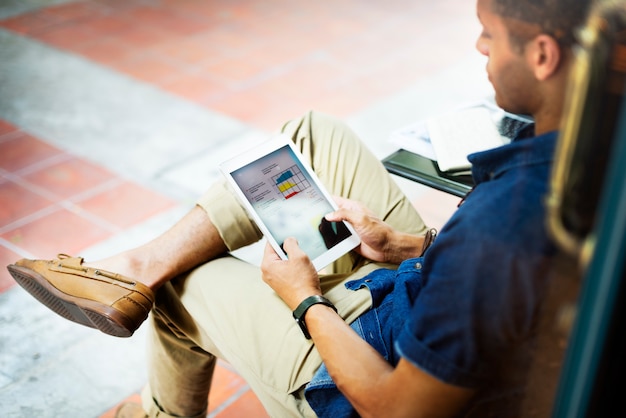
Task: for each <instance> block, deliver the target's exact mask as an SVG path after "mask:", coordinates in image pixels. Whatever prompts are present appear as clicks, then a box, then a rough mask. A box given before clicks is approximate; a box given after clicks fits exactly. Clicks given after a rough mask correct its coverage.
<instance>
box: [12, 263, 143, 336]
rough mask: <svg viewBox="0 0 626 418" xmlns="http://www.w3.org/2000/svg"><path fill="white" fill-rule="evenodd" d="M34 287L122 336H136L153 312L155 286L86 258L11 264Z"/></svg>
mask: <svg viewBox="0 0 626 418" xmlns="http://www.w3.org/2000/svg"><path fill="white" fill-rule="evenodd" d="M7 268H8V270H9V272H10V273H11V275H12V276H13V278H14V279H15V281H17V283H18V284H19V285H20V286H22V287H23V288H24V289H26V291H27V292H28V293H30V294H31V295H33V296H34V297H35V298H36V299H37V300H39V301H40V302H41V303H43V304H44V305H46V306H47V307H48V308H50V309H51V310H53V311H54V312H56V313H57V314H59V315H61V316H62V317H64V318H66V319H69V320H70V321H74V322H77V323H79V324H82V325H86V326H88V327H91V328H97V329H99V330H100V331H102V332H104V333H106V334H109V335H113V336H116V337H130V336H131V335H133V333H134V332H135V330H137V328H139V326H140V325H141V324H142V322H143V321H144V320H145V319H146V318H147V317H148V313H149V312H150V309H152V304H153V303H154V294H153V293H152V290H151V289H150V288H149V287H147V286H145V285H143V284H142V283H139V282H137V281H134V280H132V279H129V278H127V277H124V276H122V275H120V274H117V273H111V272H108V271H104V270H98V269H97V268H91V267H86V266H83V259H82V258H80V257H70V256H68V255H65V254H59V255H58V259H56V260H50V261H46V260H27V259H22V260H19V261H18V262H16V263H15V264H11V265H9V266H7Z"/></svg>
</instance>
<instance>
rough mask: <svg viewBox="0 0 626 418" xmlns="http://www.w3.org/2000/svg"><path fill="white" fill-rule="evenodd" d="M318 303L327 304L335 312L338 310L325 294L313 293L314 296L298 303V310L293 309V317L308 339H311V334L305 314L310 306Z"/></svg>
mask: <svg viewBox="0 0 626 418" xmlns="http://www.w3.org/2000/svg"><path fill="white" fill-rule="evenodd" d="M317 304H322V305H326V306H328V307H330V308H332V309H333V310H334V311H335V312H337V308H336V307H335V305H333V303H332V302H331V301H329V300H328V299H326V298H325V297H324V296H321V295H313V296H309V297H308V298H306V299H304V300H303V301H302V302H301V303H300V304H299V305H298V307H297V308H296V310H295V311H293V318H294V319H295V320H296V322H297V323H298V325H299V326H300V329H301V330H302V333H303V334H304V337H305V338H306V339H307V340H310V339H311V334H309V330H308V328H307V327H306V322H305V321H304V316H305V315H306V312H307V311H308V310H309V308H310V307H311V306H313V305H317Z"/></svg>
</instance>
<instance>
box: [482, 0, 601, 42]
mask: <svg viewBox="0 0 626 418" xmlns="http://www.w3.org/2000/svg"><path fill="white" fill-rule="evenodd" d="M592 2H593V0H492V3H491V7H492V10H493V12H494V13H496V14H497V15H499V16H502V17H504V18H510V19H516V20H520V21H523V22H526V23H530V24H534V25H537V26H538V27H539V28H540V29H541V32H543V33H546V34H548V35H550V36H552V37H553V38H554V39H556V40H557V41H558V42H559V44H560V45H562V46H571V45H573V44H574V43H576V38H577V35H576V33H577V30H578V28H580V27H581V26H582V25H583V24H584V23H585V21H586V18H587V14H588V12H589V9H590V7H591V4H592ZM510 35H511V38H512V41H513V42H516V43H518V44H521V45H523V44H524V43H525V41H528V38H524V35H523V34H518V33H511V34H510ZM516 38H517V39H516Z"/></svg>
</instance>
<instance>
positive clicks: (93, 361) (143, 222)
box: [0, 0, 491, 417]
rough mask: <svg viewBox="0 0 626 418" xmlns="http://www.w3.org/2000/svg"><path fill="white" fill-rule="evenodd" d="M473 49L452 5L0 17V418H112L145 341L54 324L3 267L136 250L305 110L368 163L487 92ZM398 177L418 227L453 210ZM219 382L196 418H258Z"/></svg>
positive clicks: (47, 11) (14, 13)
mask: <svg viewBox="0 0 626 418" xmlns="http://www.w3.org/2000/svg"><path fill="white" fill-rule="evenodd" d="M479 32H480V25H479V24H478V21H477V19H476V16H475V2H473V1H467V0H438V1H436V2H433V1H426V0H413V1H410V0H386V1H384V2H382V1H379V2H375V1H363V0H360V1H357V0H335V1H333V2H310V1H302V0H265V1H257V0H162V1H159V0H100V1H98V0H92V1H62V0H56V1H54V0H48V1H46V0H19V1H18V0H0V264H1V265H2V267H1V268H0V411H2V412H1V413H0V415H2V416H3V417H58V416H71V417H108V416H112V414H113V411H114V409H115V407H116V405H117V404H119V403H120V402H122V401H124V400H126V399H134V400H136V399H137V398H138V395H137V394H138V392H139V391H140V390H141V387H142V386H143V385H144V384H145V382H146V376H147V372H146V364H145V362H144V356H143V352H144V350H145V342H144V335H143V334H144V329H143V328H140V330H139V331H138V332H137V333H136V334H135V335H134V336H133V337H132V338H130V339H117V338H114V337H109V336H106V335H104V334H101V333H99V332H98V331H95V330H92V329H89V328H84V327H80V326H77V325H75V324H73V323H71V322H68V321H66V320H64V319H62V318H60V317H58V316H56V315H55V314H53V313H52V312H50V311H48V310H47V309H46V308H44V307H43V306H41V305H40V304H39V303H38V302H36V301H35V300H34V299H33V298H32V297H31V296H30V295H28V294H27V293H26V292H25V291H23V290H22V289H21V288H19V286H17V285H16V284H15V282H14V281H13V279H12V278H11V277H10V275H9V274H8V272H7V271H6V269H5V268H4V266H6V265H7V264H10V263H12V262H14V261H15V260H17V259H19V258H23V257H26V258H45V259H49V258H54V257H55V256H56V255H57V253H61V252H62V253H68V254H72V255H81V256H83V257H85V258H86V259H88V260H95V259H98V258H99V257H104V256H107V255H110V254H112V253H115V252H118V251H120V250H123V249H125V248H130V247H133V246H136V245H138V244H140V243H143V242H145V241H146V240H148V239H150V238H152V237H154V236H155V235H157V234H159V233H161V232H162V231H164V230H165V229H167V228H168V227H169V226H170V225H172V224H173V223H174V222H175V221H176V220H177V219H179V218H180V217H181V216H182V215H183V214H184V213H186V211H188V210H189V208H191V207H192V206H193V204H194V201H195V199H196V198H197V197H198V195H199V194H200V193H202V192H203V191H204V189H205V188H206V187H207V186H208V185H209V184H210V183H211V182H212V181H213V180H215V179H216V178H217V177H218V176H219V174H218V171H217V164H218V163H219V162H221V161H223V160H225V159H227V158H229V157H231V156H233V155H234V154H236V153H237V152H238V151H239V150H241V149H242V148H243V147H245V146H247V145H249V144H251V143H253V142H254V141H258V140H260V139H263V138H265V137H267V136H268V135H269V134H270V133H271V132H272V131H274V130H276V129H278V128H280V126H281V125H282V123H284V122H285V121H287V120H289V119H290V118H293V117H297V116H299V115H301V114H302V113H304V112H306V111H308V110H316V111H320V112H325V113H329V114H332V115H335V116H337V117H339V118H341V119H343V120H345V121H346V123H348V124H349V125H350V126H351V127H352V128H353V129H354V130H355V131H356V132H357V133H358V134H359V135H360V136H361V138H362V139H363V140H364V141H365V142H366V143H367V144H368V146H369V147H370V148H371V149H372V150H373V151H374V152H375V153H376V155H377V156H379V157H380V158H381V159H382V158H384V157H385V156H387V155H388V154H390V153H391V152H393V151H395V150H396V149H397V146H395V145H393V144H391V143H390V142H389V141H388V137H389V134H390V133H391V132H392V131H394V130H396V129H398V128H401V127H403V126H405V125H408V124H411V123H413V122H415V121H419V120H422V119H424V118H426V117H428V116H431V115H433V114H436V113H439V112H444V111H447V110H452V109H454V108H455V107H459V106H462V105H464V104H466V103H468V102H473V101H478V100H482V99H484V98H485V97H488V96H489V95H490V92H491V88H490V86H489V83H488V81H487V78H486V75H485V72H484V67H485V62H486V59H485V58H484V57H482V56H480V55H479V54H478V52H476V51H475V49H474V42H475V39H476V37H477V36H478V34H479ZM396 180H397V181H398V183H399V184H400V185H401V187H402V188H403V189H404V190H405V192H406V193H407V194H408V195H409V197H410V198H411V199H412V201H413V202H414V204H415V205H416V207H418V209H419V210H420V212H421V213H422V214H423V216H424V218H425V219H426V220H427V222H428V223H430V224H431V225H432V226H436V227H438V226H440V225H441V224H443V223H444V222H445V220H446V219H447V218H448V217H449V216H450V214H451V213H452V212H453V211H454V208H455V207H456V204H457V202H458V198H454V197H452V196H450V195H447V194H444V193H441V192H437V191H434V190H432V189H428V188H426V187H423V186H420V185H418V184H416V183H413V182H409V181H407V180H403V179H400V178H396ZM241 256H242V257H248V256H249V257H251V259H253V258H254V256H255V249H254V248H252V249H249V251H244V252H242V254H241ZM215 379H216V382H215V384H214V387H215V389H214V390H213V391H212V393H211V396H210V414H209V416H219V417H228V416H233V417H242V416H246V417H264V416H266V414H265V412H264V410H263V408H262V407H261V405H260V404H259V403H258V401H257V399H256V397H255V396H254V394H253V393H251V391H250V390H249V388H248V386H247V385H246V383H245V381H243V380H242V379H241V378H240V377H239V376H238V375H237V373H236V371H234V370H232V369H231V368H230V367H229V365H228V364H225V363H220V365H219V367H218V370H217V372H216V377H215Z"/></svg>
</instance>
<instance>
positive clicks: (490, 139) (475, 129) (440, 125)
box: [427, 108, 506, 172]
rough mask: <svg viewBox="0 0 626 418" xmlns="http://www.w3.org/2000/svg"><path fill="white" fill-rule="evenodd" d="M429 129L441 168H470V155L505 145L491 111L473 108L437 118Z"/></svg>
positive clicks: (434, 118)
mask: <svg viewBox="0 0 626 418" xmlns="http://www.w3.org/2000/svg"><path fill="white" fill-rule="evenodd" d="M427 129H428V133H429V136H430V142H431V143H432V146H433V149H434V152H435V156H436V160H437V164H438V165H439V169H440V170H441V171H448V172H453V171H466V170H468V169H469V168H470V163H469V161H468V160H467V156H468V155H469V154H471V153H474V152H478V151H484V150H487V149H491V148H495V147H498V146H501V145H503V144H504V143H505V142H506V140H505V138H503V137H502V136H501V135H500V133H499V132H498V128H497V127H496V125H495V123H494V121H493V119H492V117H491V113H490V112H489V110H487V109H485V108H471V109H467V110H463V111H459V112H454V113H449V114H444V115H440V116H436V117H433V118H431V119H429V120H428V121H427Z"/></svg>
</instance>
